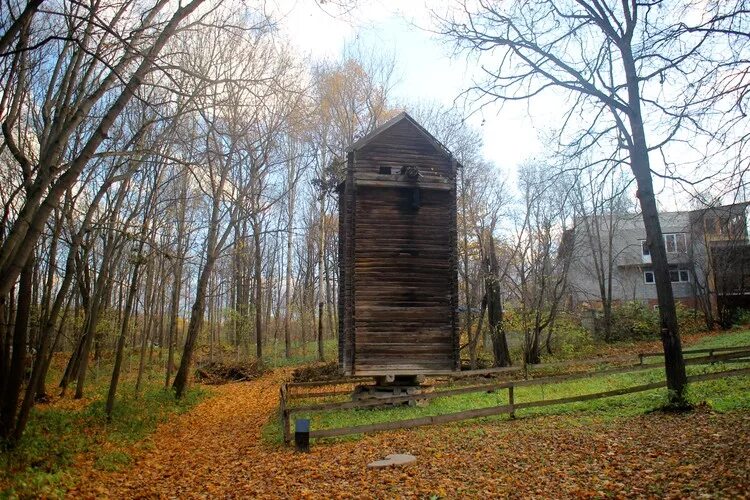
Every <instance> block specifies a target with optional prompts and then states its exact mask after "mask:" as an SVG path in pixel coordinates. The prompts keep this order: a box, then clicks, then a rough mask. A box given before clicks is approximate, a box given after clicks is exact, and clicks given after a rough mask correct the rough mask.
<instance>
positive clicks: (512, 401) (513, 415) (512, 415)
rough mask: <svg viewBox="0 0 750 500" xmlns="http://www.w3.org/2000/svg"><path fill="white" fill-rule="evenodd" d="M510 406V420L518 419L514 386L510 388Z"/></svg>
mask: <svg viewBox="0 0 750 500" xmlns="http://www.w3.org/2000/svg"><path fill="white" fill-rule="evenodd" d="M508 406H510V418H516V403H515V399H514V397H513V386H512V385H509V386H508Z"/></svg>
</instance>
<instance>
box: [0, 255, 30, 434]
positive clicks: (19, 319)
mask: <svg viewBox="0 0 750 500" xmlns="http://www.w3.org/2000/svg"><path fill="white" fill-rule="evenodd" d="M33 275H34V259H33V258H30V259H29V260H28V262H26V265H25V266H24V267H23V270H22V271H21V277H20V280H19V284H18V306H17V307H16V321H15V327H14V328H13V344H12V345H13V353H12V354H11V359H10V370H9V371H8V381H7V383H6V385H5V391H4V393H3V395H2V396H3V399H2V405H0V435H1V436H2V437H3V438H5V439H7V438H9V437H11V435H12V433H13V430H14V427H15V423H16V412H17V410H18V398H19V396H20V394H21V386H22V385H23V378H24V372H25V370H26V335H27V331H28V325H29V316H30V313H31V289H32V287H33ZM11 444H14V443H11Z"/></svg>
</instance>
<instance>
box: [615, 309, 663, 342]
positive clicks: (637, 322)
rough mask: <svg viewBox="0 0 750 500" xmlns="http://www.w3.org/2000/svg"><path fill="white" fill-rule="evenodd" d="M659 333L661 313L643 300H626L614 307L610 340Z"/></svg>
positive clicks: (635, 337)
mask: <svg viewBox="0 0 750 500" xmlns="http://www.w3.org/2000/svg"><path fill="white" fill-rule="evenodd" d="M658 335H659V313H658V312H657V311H655V310H654V309H653V308H651V307H648V306H647V305H645V304H643V303H641V302H635V301H633V302H626V303H625V304H623V305H621V306H619V307H614V308H612V329H611V335H610V338H609V339H608V340H631V339H636V340H637V339H644V338H649V337H655V336H658Z"/></svg>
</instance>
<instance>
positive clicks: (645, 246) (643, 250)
mask: <svg viewBox="0 0 750 500" xmlns="http://www.w3.org/2000/svg"><path fill="white" fill-rule="evenodd" d="M641 253H642V254H643V256H644V257H650V256H651V250H649V248H648V243H646V240H641Z"/></svg>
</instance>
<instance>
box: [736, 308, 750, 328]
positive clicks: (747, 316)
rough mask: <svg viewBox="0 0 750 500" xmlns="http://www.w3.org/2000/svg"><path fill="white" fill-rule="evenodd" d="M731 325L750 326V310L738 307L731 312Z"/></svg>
mask: <svg viewBox="0 0 750 500" xmlns="http://www.w3.org/2000/svg"><path fill="white" fill-rule="evenodd" d="M732 324H733V325H738V326H745V325H749V324H750V310H748V309H743V308H742V307H738V308H737V309H735V310H734V311H733V312H732Z"/></svg>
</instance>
